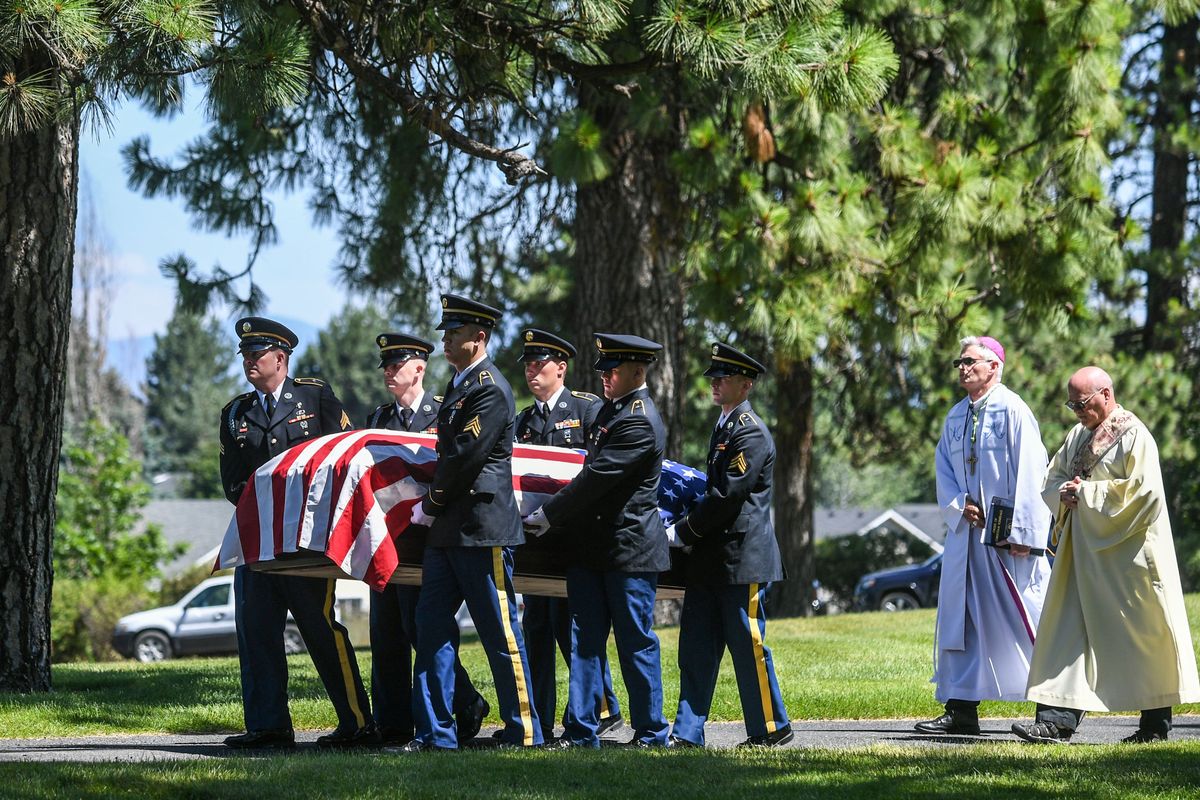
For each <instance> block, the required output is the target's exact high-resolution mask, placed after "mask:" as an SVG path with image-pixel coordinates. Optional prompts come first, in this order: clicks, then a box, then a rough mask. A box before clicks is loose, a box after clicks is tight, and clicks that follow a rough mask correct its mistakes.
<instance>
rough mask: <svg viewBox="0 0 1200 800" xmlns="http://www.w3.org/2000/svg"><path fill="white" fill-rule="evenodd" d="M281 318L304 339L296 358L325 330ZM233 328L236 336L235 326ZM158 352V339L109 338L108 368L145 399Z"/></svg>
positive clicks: (234, 356)
mask: <svg viewBox="0 0 1200 800" xmlns="http://www.w3.org/2000/svg"><path fill="white" fill-rule="evenodd" d="M272 319H277V320H279V321H280V322H282V323H283V324H284V325H287V326H288V327H289V328H291V329H292V330H293V331H295V332H296V335H297V336H298V337H300V346H299V347H297V348H296V352H295V355H299V354H300V353H303V352H304V348H305V347H307V346H308V344H309V343H310V342H314V341H316V339H317V334H318V333H320V331H321V328H319V327H318V326H316V325H313V324H312V323H310V322H305V321H303V320H299V319H292V318H291V317H272ZM229 328H230V330H231V333H232V328H233V325H232V324H230V325H229ZM152 352H154V336H153V335H151V336H136V337H135V336H129V337H126V338H124V339H109V341H108V359H107V363H108V366H109V367H111V368H112V369H114V370H116V372H117V374H118V375H120V376H121V380H123V381H124V382H125V385H126V386H128V387H129V388H130V389H131V390H132V391H133V393H134V394H135V395H137V396H138V397H140V398H143V399H144V398H145V396H146V394H145V387H144V386H143V384H145V382H146V359H147V358H149V356H150V354H151V353H152ZM236 361H237V353H236V352H231V353H230V354H229V363H230V364H231V365H232V364H234V363H235V362H236Z"/></svg>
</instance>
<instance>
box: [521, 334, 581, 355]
mask: <svg viewBox="0 0 1200 800" xmlns="http://www.w3.org/2000/svg"><path fill="white" fill-rule="evenodd" d="M521 342H522V344H523V345H524V346H525V349H524V350H523V351H521V358H520V360H521V361H540V360H542V359H543V358H555V359H565V358H574V357H575V345H573V344H571V343H570V342H568V341H567V340H566V339H564V338H562V337H561V336H555V335H554V334H553V333H550V332H549V331H543V330H538V329H537V328H526V329H525V330H524V331H523V332H522V333H521Z"/></svg>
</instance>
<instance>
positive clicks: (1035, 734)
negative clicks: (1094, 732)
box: [1012, 722, 1074, 744]
mask: <svg viewBox="0 0 1200 800" xmlns="http://www.w3.org/2000/svg"><path fill="white" fill-rule="evenodd" d="M1012 732H1013V733H1015V734H1016V735H1017V736H1019V737H1020V738H1022V739H1024V740H1025V741H1027V742H1033V743H1034V744H1066V743H1067V742H1069V741H1071V734H1072V733H1074V731H1069V730H1066V729H1065V728H1060V727H1058V726H1057V725H1055V724H1053V723H1050V722H1014V723H1013V726H1012Z"/></svg>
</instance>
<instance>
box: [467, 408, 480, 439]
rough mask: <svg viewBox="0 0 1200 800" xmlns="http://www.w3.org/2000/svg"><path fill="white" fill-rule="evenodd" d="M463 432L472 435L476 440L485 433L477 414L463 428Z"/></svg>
mask: <svg viewBox="0 0 1200 800" xmlns="http://www.w3.org/2000/svg"><path fill="white" fill-rule="evenodd" d="M463 431H464V432H465V433H469V434H471V435H472V436H474V437H475V438H476V439H478V438H479V434H481V433H483V423H482V422H480V421H479V415H478V414H476V415H475V416H474V417H472V418H471V421H470V422H468V423H467V424H466V425H464V426H463Z"/></svg>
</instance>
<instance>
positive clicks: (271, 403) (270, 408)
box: [266, 394, 275, 422]
mask: <svg viewBox="0 0 1200 800" xmlns="http://www.w3.org/2000/svg"><path fill="white" fill-rule="evenodd" d="M266 400H267V422H270V421H271V417H273V416H275V395H273V394H268V395H267V396H266Z"/></svg>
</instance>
